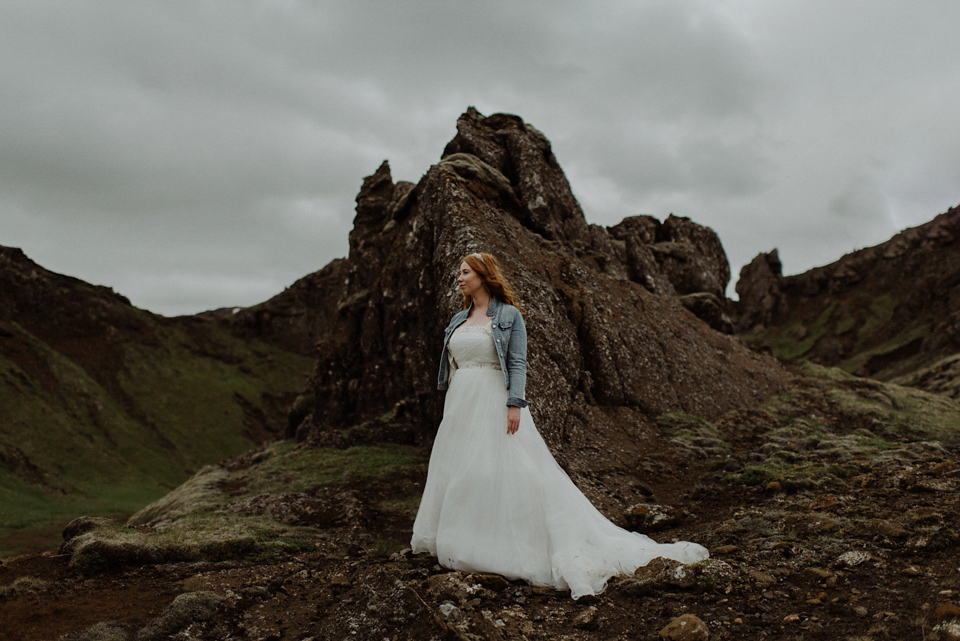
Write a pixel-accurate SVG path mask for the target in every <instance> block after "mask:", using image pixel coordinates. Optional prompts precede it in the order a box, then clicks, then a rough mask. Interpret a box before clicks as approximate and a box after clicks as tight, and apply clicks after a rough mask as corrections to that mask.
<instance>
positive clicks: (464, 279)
mask: <svg viewBox="0 0 960 641" xmlns="http://www.w3.org/2000/svg"><path fill="white" fill-rule="evenodd" d="M457 284H458V285H460V291H461V292H463V293H464V294H466V295H467V296H470V297H471V298H472V297H473V295H474V294H475V293H476V292H478V291H480V290H481V289H483V280H481V278H480V276H479V275H478V274H477V272H475V271H473V267H471V266H470V265H468V264H467V261H463V262H462V263H460V274H459V275H458V276H457Z"/></svg>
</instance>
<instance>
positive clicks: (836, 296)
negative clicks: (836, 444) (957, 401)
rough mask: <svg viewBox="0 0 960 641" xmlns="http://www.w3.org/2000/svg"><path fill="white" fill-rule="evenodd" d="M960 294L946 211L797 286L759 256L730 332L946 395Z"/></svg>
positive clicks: (774, 260) (956, 245)
mask: <svg viewBox="0 0 960 641" xmlns="http://www.w3.org/2000/svg"><path fill="white" fill-rule="evenodd" d="M958 291H960V207H954V208H953V209H951V210H949V211H947V212H945V213H943V214H941V215H939V216H937V217H936V218H935V219H933V220H932V221H930V222H928V223H926V224H923V225H920V226H918V227H914V228H911V229H906V230H904V231H902V232H900V233H898V234H897V235H896V236H894V237H893V238H891V239H890V240H888V241H887V242H885V243H882V244H880V245H877V246H875V247H868V248H866V249H861V250H858V251H855V252H853V253H850V254H848V255H846V256H844V257H842V258H841V259H840V260H838V261H836V262H834V263H831V264H829V265H826V266H824V267H818V268H816V269H811V270H810V271H807V272H805V273H803V274H799V275H796V276H787V277H783V276H782V275H781V271H780V261H779V258H778V256H777V254H776V250H774V251H773V252H771V253H770V254H760V255H759V256H757V257H756V258H755V259H754V260H753V262H751V263H750V264H749V265H747V266H746V267H744V268H743V270H742V271H741V273H740V280H739V282H738V283H737V292H738V294H739V295H740V302H739V304H738V307H739V317H738V320H737V329H738V331H741V332H748V333H751V334H754V336H752V337H748V340H750V341H752V342H756V343H757V344H761V345H765V346H768V347H770V348H772V349H773V352H774V354H775V355H777V356H778V357H780V358H782V359H784V360H787V361H792V360H797V359H800V358H805V359H811V360H813V361H815V362H818V363H822V364H826V365H837V366H840V367H842V368H844V369H846V370H847V371H849V372H851V373H857V374H859V375H862V376H871V377H874V378H880V379H882V380H891V379H893V378H895V377H898V376H903V377H907V378H904V379H902V380H903V381H905V382H906V381H915V382H916V384H918V385H921V386H923V385H927V388H928V389H931V390H935V389H936V390H941V389H943V390H950V389H955V388H956V385H952V386H951V385H950V384H949V381H948V380H946V379H950V378H955V376H956V372H957V368H956V366H955V362H956V358H954V357H955V356H956V355H957V354H958V353H960V297H958V295H957V292H958ZM944 359H946V360H944ZM927 368H932V369H930V370H929V371H926V370H927ZM949 372H953V374H952V375H947V374H949ZM945 376H946V378H945ZM950 393H951V394H954V395H955V394H956V392H955V391H953V392H950Z"/></svg>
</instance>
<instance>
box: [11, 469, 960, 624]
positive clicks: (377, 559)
mask: <svg viewBox="0 0 960 641" xmlns="http://www.w3.org/2000/svg"><path fill="white" fill-rule="evenodd" d="M937 458H938V460H929V461H923V462H917V463H916V464H914V465H908V466H899V467H898V466H897V465H889V466H885V467H877V468H871V469H865V470H863V472H862V474H860V475H858V476H857V477H855V478H854V479H852V480H851V481H850V482H849V483H847V484H846V486H844V488H842V489H843V490H845V491H843V492H841V493H835V492H823V491H820V490H818V489H805V490H798V491H795V492H792V493H790V492H784V491H783V490H782V489H778V488H776V487H772V488H768V487H760V486H755V487H749V486H744V485H739V484H732V483H729V482H722V481H721V480H720V473H719V472H711V471H709V470H707V469H704V468H701V469H699V470H696V471H695V472H696V475H697V477H698V478H699V479H700V482H699V483H698V484H697V485H696V487H691V488H689V489H688V491H687V492H686V493H684V494H679V495H676V496H674V497H673V499H674V501H673V507H675V508H679V509H681V510H686V511H687V512H688V513H689V514H690V515H691V516H690V517H688V518H686V519H681V522H680V524H679V525H677V526H676V527H672V528H670V529H668V530H665V531H662V532H659V533H656V534H655V535H653V536H654V538H656V539H658V540H661V541H666V540H671V539H685V540H695V541H700V542H702V543H704V544H706V545H707V546H708V547H709V548H710V550H711V554H712V559H711V560H710V561H708V562H706V563H704V564H701V565H700V566H695V567H694V568H693V571H692V572H691V573H690V574H691V576H692V579H691V580H686V581H678V580H676V578H675V576H674V575H675V573H672V572H663V571H659V573H658V572H657V571H649V572H647V573H646V574H645V573H644V572H643V571H642V570H641V571H638V574H637V576H635V577H624V578H615V579H613V580H611V582H610V585H609V587H608V589H607V591H606V592H605V593H603V594H601V595H599V596H596V597H585V598H582V599H580V600H578V601H573V600H571V599H570V598H569V595H567V594H564V593H560V592H555V591H552V590H548V589H542V588H532V587H530V586H527V585H525V584H523V583H522V582H509V581H506V580H505V579H503V578H502V577H496V576H480V575H464V574H462V573H456V572H449V571H448V570H446V569H444V568H441V567H440V566H438V565H436V561H435V559H431V558H427V557H413V556H411V555H409V553H393V554H387V553H385V552H382V551H380V550H378V549H376V547H375V546H374V545H373V541H374V539H375V537H376V539H377V540H382V536H381V535H382V534H384V533H387V534H388V535H392V536H393V538H395V539H397V541H396V543H397V545H398V546H399V545H402V543H403V537H404V536H409V527H410V525H411V523H409V522H408V523H407V524H406V528H404V524H402V523H395V522H391V523H378V522H376V521H375V522H373V523H371V525H370V526H369V527H367V528H365V529H358V528H350V527H347V528H342V529H339V530H332V531H327V532H326V533H324V534H323V536H321V537H319V538H318V540H317V541H316V549H315V550H312V551H309V552H305V553H301V554H295V555H287V556H281V557H279V558H274V559H270V560H264V561H258V562H254V561H247V560H234V561H225V562H218V563H212V562H202V563H171V564H162V565H148V566H142V567H118V568H114V569H112V570H107V571H103V570H101V571H97V572H92V573H91V572H83V571H79V570H77V569H75V568H73V567H71V566H70V565H69V563H68V557H66V556H62V555H60V554H58V551H57V550H56V549H51V550H47V551H44V552H41V553H34V554H26V555H22V556H18V557H13V558H8V559H5V560H4V561H3V563H2V565H0V595H2V596H0V620H2V622H3V624H2V626H0V641H7V640H10V641H13V640H18V641H21V640H29V641H47V640H50V641H53V640H55V639H59V638H60V637H61V636H63V635H68V634H71V633H72V634H73V636H72V637H70V638H72V639H81V638H86V639H91V640H92V639H96V638H103V639H107V638H125V637H122V636H121V637H117V636H114V637H108V636H101V637H97V636H90V635H87V636H82V634H81V633H83V632H84V631H86V630H88V629H90V628H91V626H93V625H94V624H97V623H100V622H105V621H111V622H117V624H116V625H115V626H114V627H113V628H111V629H112V630H114V631H117V630H120V631H122V632H123V633H124V634H129V635H130V636H129V637H128V638H133V636H134V634H135V633H136V632H141V634H143V633H142V631H143V630H144V629H146V628H147V627H148V626H149V625H150V624H154V628H156V622H157V621H160V620H163V621H173V620H175V619H176V617H173V614H175V613H174V612H173V610H172V609H171V608H173V606H172V604H173V602H174V599H175V598H176V597H177V596H178V595H182V594H185V593H195V594H212V595H213V596H211V597H210V598H211V599H213V600H214V602H215V605H216V607H215V609H214V610H213V611H212V612H208V613H207V614H206V615H204V616H192V618H191V616H190V615H189V613H187V614H185V615H184V616H183V617H181V618H182V621H180V623H171V624H169V625H167V627H166V628H165V629H166V630H167V632H165V633H164V634H166V635H167V636H166V638H171V639H211V640H212V639H274V640H283V641H285V640H297V641H307V640H309V639H376V640H381V639H391V640H394V639H431V638H435V639H524V638H525V639H571V640H573V639H597V638H602V639H658V638H660V637H659V636H658V633H659V631H660V630H661V629H663V628H664V626H666V625H667V624H668V623H670V622H671V621H672V620H673V619H675V618H676V617H678V616H680V615H682V614H693V615H695V616H696V617H698V618H699V619H701V620H702V621H703V622H704V623H705V624H706V625H707V627H708V629H709V638H710V639H784V640H786V639H789V640H791V641H796V640H798V639H804V640H810V641H812V640H817V639H824V640H830V641H836V640H839V639H844V640H845V639H858V640H866V639H904V640H906V639H937V638H948V637H946V636H940V635H941V634H945V633H942V632H941V631H938V630H937V628H938V626H939V627H940V628H941V630H942V629H944V628H946V627H947V626H948V625H949V624H950V623H951V622H952V621H954V620H958V619H960V546H958V536H957V526H958V524H960V516H958V515H960V493H958V489H960V475H958V471H960V461H958V460H957V459H956V457H952V458H950V459H948V460H940V459H942V456H940V457H937ZM691 471H693V470H691ZM368 498H370V499H371V500H372V499H374V498H375V499H376V500H380V499H382V496H377V497H368ZM652 565H654V564H652ZM661 570H662V568H661ZM671 577H674V578H671ZM173 609H175V608H173ZM165 613H166V614H165ZM164 616H166V618H165V619H164ZM171 617H172V618H171ZM171 626H172V627H171ZM178 626H179V627H178ZM91 634H92V633H91ZM143 638H150V637H143ZM157 638H164V637H157Z"/></svg>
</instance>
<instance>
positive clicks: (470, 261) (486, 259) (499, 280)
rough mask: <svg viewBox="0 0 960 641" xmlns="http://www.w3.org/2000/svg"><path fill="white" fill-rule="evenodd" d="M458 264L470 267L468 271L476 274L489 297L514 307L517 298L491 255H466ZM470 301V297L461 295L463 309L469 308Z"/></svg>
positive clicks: (498, 264)
mask: <svg viewBox="0 0 960 641" xmlns="http://www.w3.org/2000/svg"><path fill="white" fill-rule="evenodd" d="M460 262H462V263H466V264H467V265H469V266H470V269H472V270H473V271H475V272H476V273H477V276H479V277H480V281H481V282H482V283H483V286H484V287H486V289H487V291H488V292H490V295H491V296H495V297H496V298H497V300H499V301H500V302H501V303H506V304H507V305H513V306H514V307H516V305H517V302H516V300H517V296H516V294H514V293H513V288H511V287H510V283H508V282H507V279H506V278H505V277H504V275H503V270H501V269H500V263H499V262H497V259H496V258H494V256H493V254H487V253H477V254H467V255H466V256H464V257H463V260H462V261H460ZM470 300H471V299H470V296H468V295H467V294H463V308H464V309H467V308H468V307H470Z"/></svg>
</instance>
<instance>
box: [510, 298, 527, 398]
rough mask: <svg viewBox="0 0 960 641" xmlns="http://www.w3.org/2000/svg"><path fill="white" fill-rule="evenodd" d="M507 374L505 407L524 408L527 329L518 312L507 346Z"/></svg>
mask: <svg viewBox="0 0 960 641" xmlns="http://www.w3.org/2000/svg"><path fill="white" fill-rule="evenodd" d="M507 373H508V374H509V376H510V391H509V393H508V394H507V396H508V398H507V405H510V406H512V407H517V408H521V407H526V406H527V401H526V399H525V397H524V394H525V390H526V386H527V328H526V325H524V323H523V316H522V315H521V314H520V312H517V315H516V317H515V318H514V321H513V327H512V330H511V332H510V343H509V344H508V345H507Z"/></svg>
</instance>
